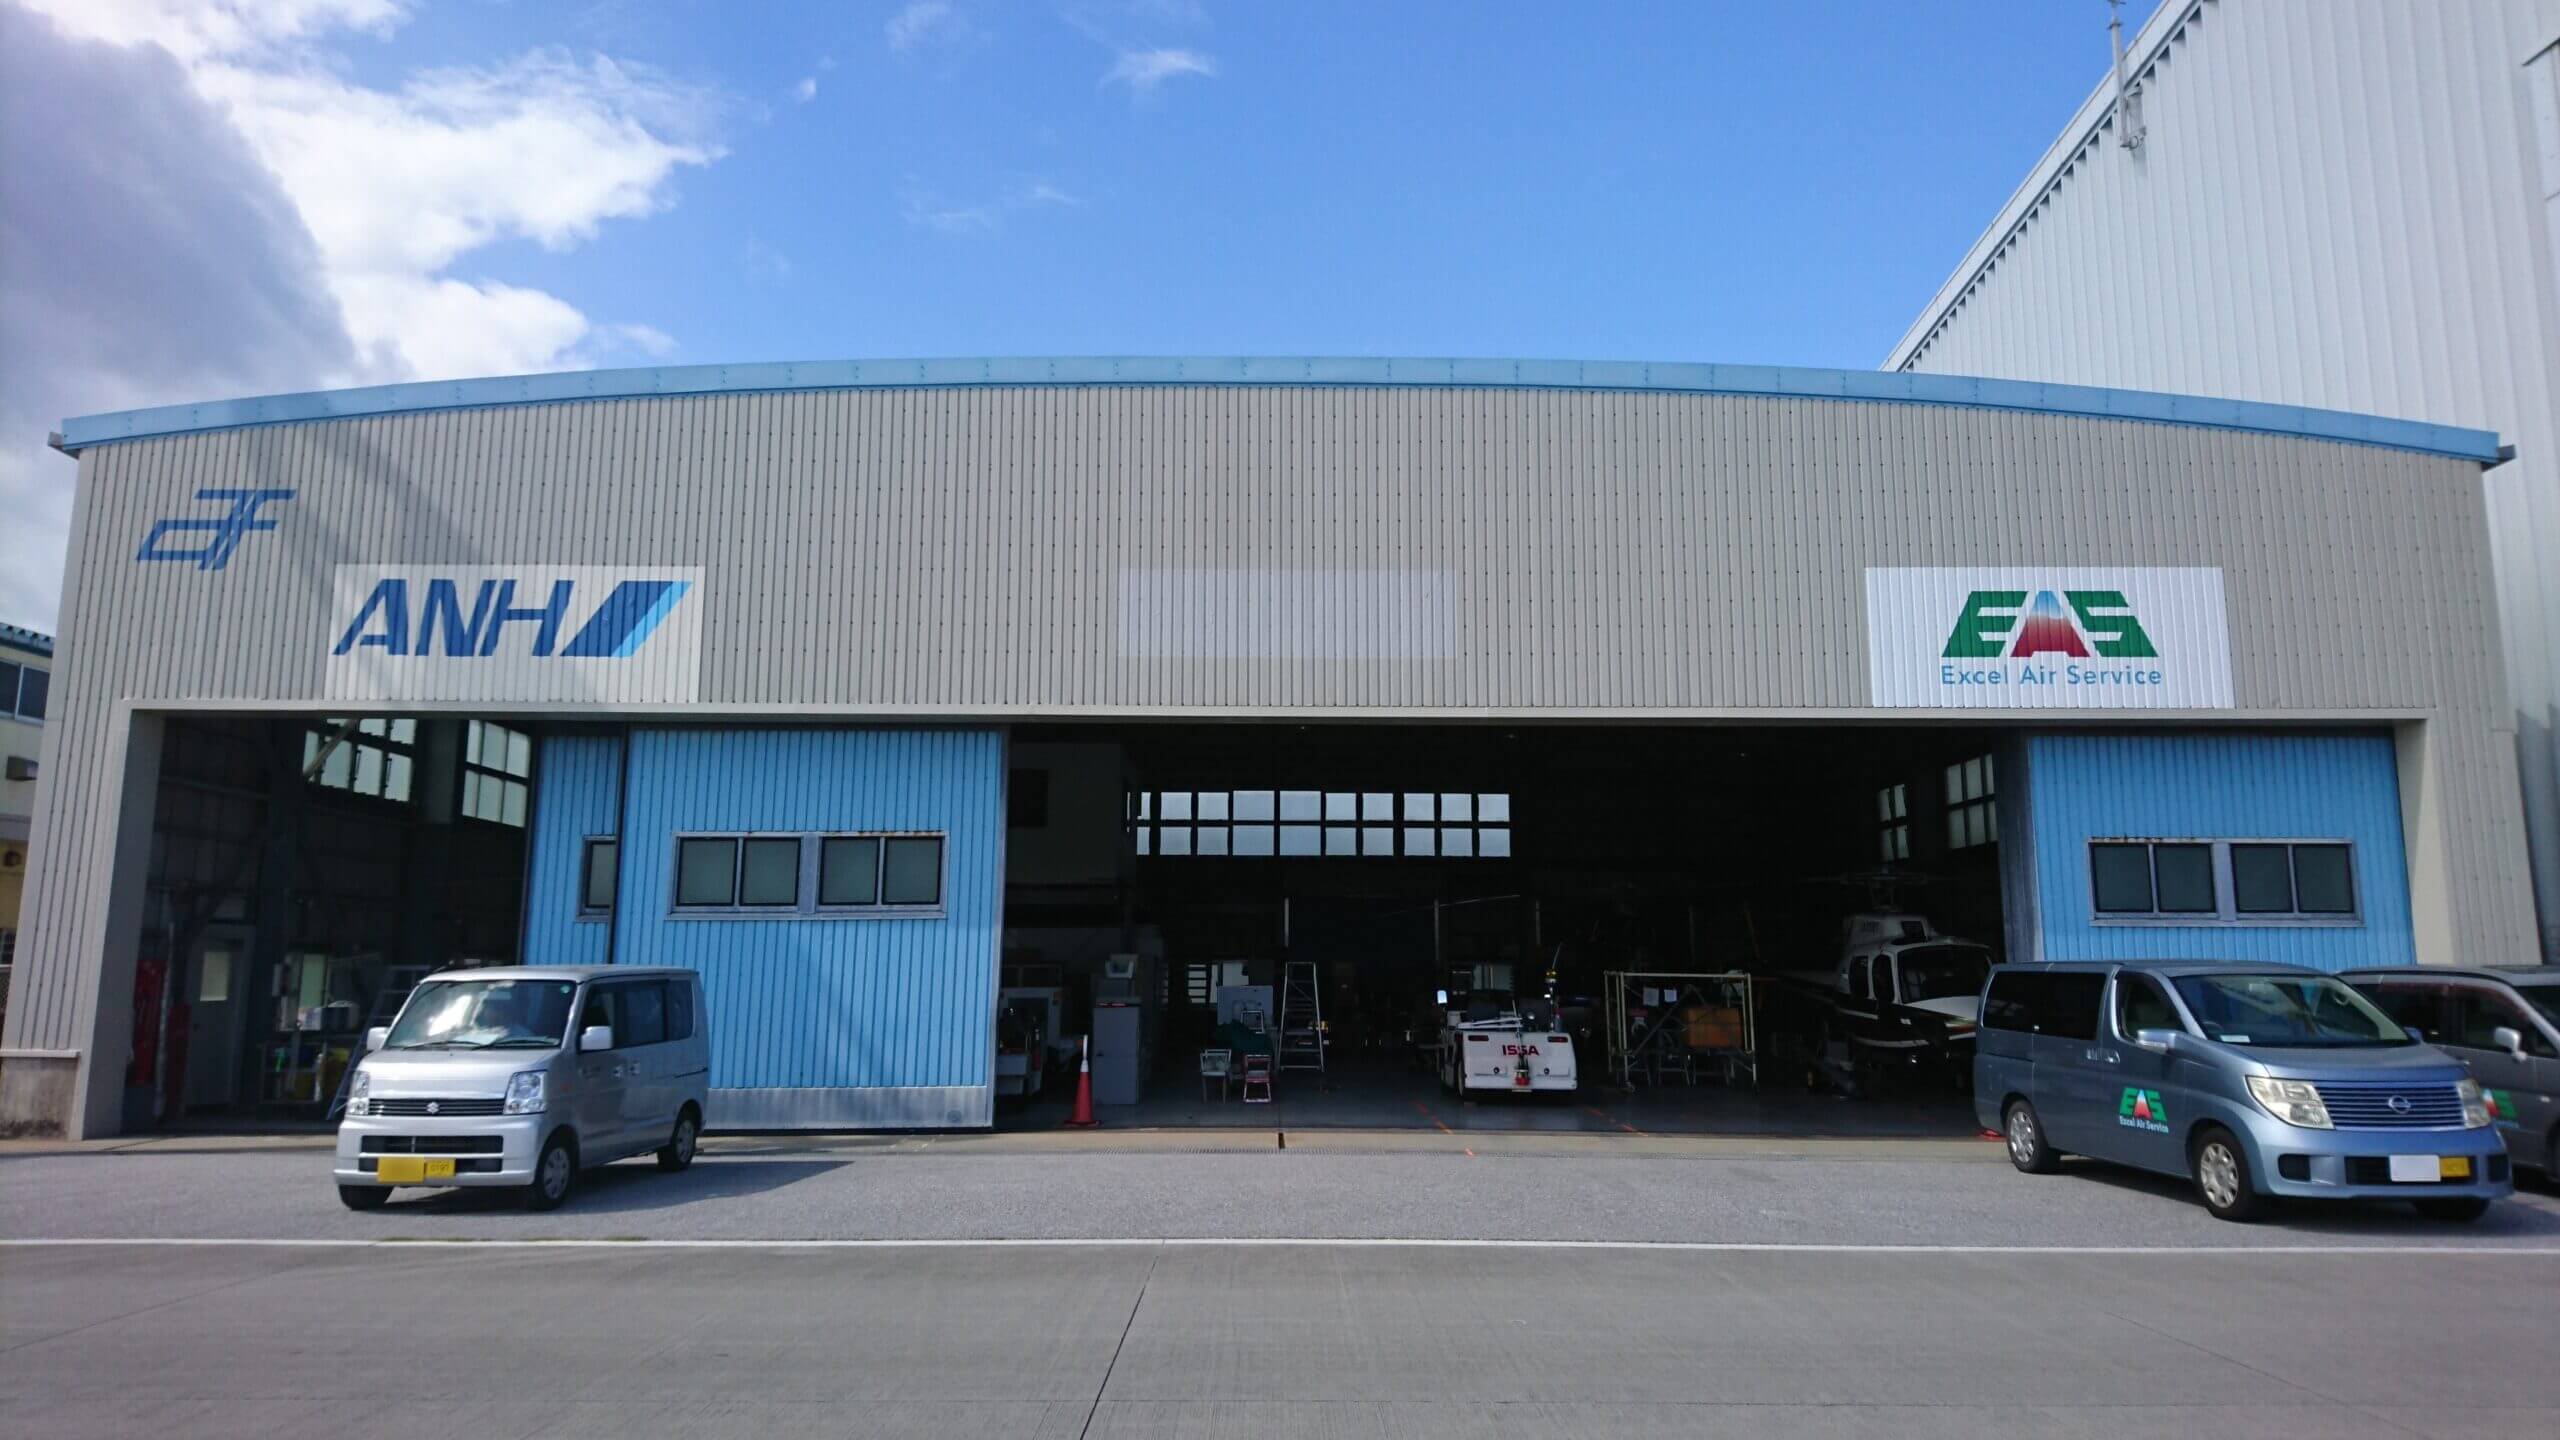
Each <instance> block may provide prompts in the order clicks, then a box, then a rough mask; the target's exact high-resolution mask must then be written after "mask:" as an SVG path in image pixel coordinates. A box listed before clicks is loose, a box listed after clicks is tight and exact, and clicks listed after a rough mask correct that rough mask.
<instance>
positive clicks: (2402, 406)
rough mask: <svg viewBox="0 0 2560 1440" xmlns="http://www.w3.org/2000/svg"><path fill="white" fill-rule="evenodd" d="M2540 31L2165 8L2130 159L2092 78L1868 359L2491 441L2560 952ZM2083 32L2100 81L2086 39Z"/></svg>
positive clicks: (2286, 8) (2557, 273)
mask: <svg viewBox="0 0 2560 1440" xmlns="http://www.w3.org/2000/svg"><path fill="white" fill-rule="evenodd" d="M2555 43H2560V0H2463V3H2459V4H2453V3H2446V4H2410V3H2404V0H2202V3H2198V0H2171V3H2169V4H2166V5H2163V6H2162V7H2161V10H2160V12H2159V14H2158V15H2157V16H2156V17H2155V18H2154V20H2153V21H2152V23H2151V24H2149V25H2148V26H2146V27H2145V29H2144V32H2143V34H2142V36H2141V37H2139V38H2138V41H2137V43H2136V44H2135V45H2134V46H2133V49H2134V52H2135V54H2136V55H2137V56H2142V55H2147V54H2149V53H2151V51H2152V50H2153V48H2154V47H2155V46H2157V47H2160V48H2159V57H2160V58H2159V63H2158V64H2157V65H2156V66H2154V67H2152V68H2150V69H2148V70H2146V71H2145V72H2144V83H2143V98H2142V107H2143V115H2144V120H2145V128H2146V139H2145V141H2144V144H2143V146H2142V150H2141V153H2140V155H2139V157H2138V158H2137V157H2136V156H2134V155H2130V154H2128V153H2127V152H2126V151H2125V150H2123V149H2122V148H2120V147H2119V146H2118V145H2117V144H2116V143H2115V140H2116V137H2115V135H2114V133H2113V132H2112V131H2107V132H2104V133H2100V132H2099V131H2098V130H2097V129H2096V127H2097V126H2098V125H2099V124H2100V123H2101V121H2102V120H2104V119H2105V117H2107V116H2108V115H2109V114H2110V113H2111V111H2112V108H2113V107H2112V98H2113V88H2112V84H2111V83H2101V84H2100V86H2099V89H2098V91H2097V93H2095V94H2093V95H2092V97H2091V99H2090V101H2089V103H2088V104H2087V105H2085V106H2084V107H2083V108H2082V110H2081V111H2080V113H2079V114H2078V115H2077V116H2075V117H2074V118H2073V120H2072V122H2071V124H2070V125H2069V126H2067V127H2066V128H2065V130H2064V131H2063V137H2062V139H2061V140H2060V141H2058V142H2057V143H2056V146H2055V148H2054V150H2053V151H2052V152H2050V153H2049V154H2048V155H2047V156H2046V157H2045V160H2044V161H2043V162H2042V163H2041V164H2039V166H2038V167H2037V169H2036V170H2035V171H2034V172H2033V173H2032V174H2031V175H2030V177H2029V179H2028V181H2027V183H2026V184H2025V185H2024V186H2023V187H2021V189H2020V191H2019V193H2018V195H2017V196H2016V197H2015V198H2013V199H2012V201H2011V202H2010V204H2009V205H2008V206H2007V207H2006V208H2005V209H2004V211H2003V213H2002V214H2001V215H2000V216H1999V217H1998V218H1997V219H1996V220H1995V221H1994V222H1993V224H1992V226H1991V227H1990V229H1989V230H1988V231H1986V232H1985V234H1984V237H1983V239H1982V241H1981V242H1979V243H1978V244H1977V245H1976V247H1975V249H1974V250H1973V252H1972V253H1971V254H1969V255H1967V256H1966V257H1965V259H1964V262H1963V264H1961V265H1960V266H1958V267H1957V270H1956V272H1955V274H1954V276H1953V278H1951V279H1950V280H1949V281H1948V283H1947V285H1946V287H1945V288H1944V289H1943V290H1942V291H1941V292H1940V294H1939V295H1938V296H1937V297H1936V298H1935V299H1934V300H1932V301H1931V303H1930V305H1929V306H1928V308H1927V309H1926V310H1924V311H1923V312H1922V314H1921V316H1920V318H1919V320H1918V321H1916V322H1915V323H1914V325H1913V327H1912V331H1911V333H1910V334H1909V335H1907V336H1906V337H1905V338H1904V340H1903V341H1902V343H1901V344H1899V345H1897V346H1896V347H1895V350H1894V352H1893V354H1892V356H1891V357H1890V358H1889V359H1888V361H1887V368H1891V369H1910V370H1919V371H1927V372H1934V373H1941V374H1951V375H1991V376H2004V377H2013V378H2020V379H2035V380H2051V381H2062V382H2069V383H2076V384H2085V385H2110V386H2130V387H2136V388H2143V389H2157V390H2173V391H2180V392H2185V393H2192V394H2205V395H2227V396H2232V397H2235V398H2240V399H2250V400H2264V401H2273V402H2281V403H2287V404H2298V405H2311V406H2325V407H2333V408H2338V409H2346V410H2357V411H2366V412H2371V413H2374V414H2382V415H2395V416H2403V417H2407V418H2412V419H2422V420H2432V421H2437V422H2440V423H2447V424H2460V425H2473V426H2480V427H2484V428H2488V429H2494V430H2496V431H2498V432H2499V433H2500V434H2501V435H2503V436H2505V437H2506V439H2507V440H2508V442H2509V443H2511V444H2513V445H2514V446H2515V447H2516V452H2517V458H2516V459H2515V460H2514V461H2512V462H2510V463H2508V464H2506V465H2503V466H2500V467H2498V468H2496V469H2494V470H2491V471H2489V472H2488V474H2487V477H2486V480H2485V482H2484V483H2485V489H2486V495H2487V499H2488V511H2489V544H2490V547H2491V550H2492V552H2493V553H2494V555H2495V560H2496V573H2497V577H2498V587H2499V596H2500V610H2501V614H2502V618H2503V622H2504V641H2505V662H2506V671H2507V674H2508V675H2509V677H2510V684H2511V687H2512V692H2513V696H2514V701H2515V704H2516V707H2517V709H2516V716H2515V718H2514V720H2513V721H2512V722H2511V723H2512V724H2513V725H2514V727H2515V729H2516V731H2517V736H2516V744H2517V749H2518V755H2519V760H2520V763H2521V768H2522V770H2523V775H2524V784H2525V789H2524V796H2525V805H2526V808H2527V811H2528V814H2529V816H2530V820H2531V830H2532V834H2533V856H2534V874H2535V876H2536V885H2537V889H2538V892H2539V894H2540V896H2541V900H2542V911H2543V924H2544V946H2545V950H2546V953H2548V954H2550V955H2552V956H2553V958H2555V959H2560V293H2555V287H2560V246H2555V243H2554V236H2553V235H2552V233H2551V228H2550V218H2549V217H2550V214H2551V213H2552V212H2551V210H2550V207H2549V206H2548V205H2547V204H2546V203H2545V199H2544V197H2545V196H2547V195H2550V194H2553V193H2560V138H2555V139H2546V140H2543V141H2540V142H2539V145H2542V146H2550V147H2552V148H2551V153H2550V155H2549V157H2548V158H2547V159H2546V158H2545V157H2543V156H2541V155H2538V154H2537V153H2536V151H2537V148H2538V142H2537V138H2536V119H2535V109H2536V106H2537V104H2539V105H2541V106H2542V107H2544V108H2545V109H2546V110H2551V109H2554V108H2555V107H2560V99H2554V98H2552V97H2551V96H2549V95H2543V96H2540V97H2539V98H2538V97H2537V93H2536V92H2537V90H2549V89H2550V87H2553V86H2554V85H2560V77H2555V71H2560V63H2556V62H2555V61H2554V60H2553V58H2552V57H2551V56H2549V55H2548V54H2547V53H2545V52H2546V51H2547V49H2548V47H2550V46H2552V45H2553V44H2555ZM2090 50H2091V53H2090V56H2089V72H2090V75H2091V77H2092V78H2093V79H2095V78H2097V77H2098V76H2100V75H2101V74H2103V73H2104V71H2105V68H2106V56H2105V52H2104V50H2103V49H2102V48H2101V37H2100V36H2099V34H2098V33H2097V32H2096V31H2094V30H2093V31H2092V32H2091V35H2090ZM2537 55H2540V56H2541V59H2540V60H2539V61H2538V63H2529V62H2536V57H2537ZM2544 123H2551V122H2549V121H2545V122H2544ZM2555 134H2560V132H2555Z"/></svg>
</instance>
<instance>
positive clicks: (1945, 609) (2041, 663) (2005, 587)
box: [1866, 567, 2232, 710]
mask: <svg viewBox="0 0 2560 1440" xmlns="http://www.w3.org/2000/svg"><path fill="white" fill-rule="evenodd" d="M1866 579H1867V681H1868V685H1869V688H1870V690H1871V692H1872V694H1873V697H1874V698H1873V701H1872V703H1873V704H1875V705H1877V706H1880V707H1898V706H1924V707H1929V708H1933V709H1935V708H1971V707H1990V706H2000V707H2017V708H2026V709H2098V710H2154V709H2196V710H2218V709H2229V708H2230V707H2231V704H2232V698H2231V635H2230V629H2229V625H2228V622H2227V621H2226V620H2225V618H2224V614H2223V605H2222V572H2221V571H2220V570H2215V569H2205V568H2193V569H2183V568H2182V569H2171V568H2130V569H2094V568H2086V567H2056V568H2052V569H2028V570H1991V569H1958V568H1935V567H1927V568H1921V567H1915V568H1910V569H1884V568H1878V569H1871V570H1869V571H1867V576H1866Z"/></svg>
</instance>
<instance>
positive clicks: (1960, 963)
mask: <svg viewBox="0 0 2560 1440" xmlns="http://www.w3.org/2000/svg"><path fill="white" fill-rule="evenodd" d="M1990 977H1991V954H1990V952H1989V951H1987V950H1977V949H1974V948H1973V947H1972V946H1969V945H1933V946H1930V947H1929V948H1928V949H1925V950H1905V951H1904V952H1902V1003H1903V1004H1905V1005H1917V1004H1919V1003H1920V1002H1921V1001H1923V1000H1951V999H1954V998H1955V997H1957V996H1964V997H1966V998H1968V999H1970V998H1971V997H1973V996H1976V995H1979V994H1981V993H1982V982H1983V981H1985V980H1987V979H1989V978H1990Z"/></svg>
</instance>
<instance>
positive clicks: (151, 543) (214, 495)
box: [133, 490, 293, 570]
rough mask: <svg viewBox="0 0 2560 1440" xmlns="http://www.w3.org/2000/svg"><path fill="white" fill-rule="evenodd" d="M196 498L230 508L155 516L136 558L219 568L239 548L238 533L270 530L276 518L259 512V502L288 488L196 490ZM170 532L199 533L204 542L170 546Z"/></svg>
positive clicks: (286, 496) (286, 494)
mask: <svg viewBox="0 0 2560 1440" xmlns="http://www.w3.org/2000/svg"><path fill="white" fill-rule="evenodd" d="M196 498H197V499H199V500H217V501H227V502H229V503H230V506H231V508H230V509H229V510H227V511H225V512H223V513H222V514H220V515H215V516H180V517H178V518H175V519H168V520H154V521H152V522H151V530H150V533H148V534H146V535H144V536H143V537H142V548H141V549H140V550H138V551H136V552H134V557H133V558H134V559H136V560H191V561H194V562H195V567H196V568H197V569H199V570H219V569H222V568H223V567H224V566H226V565H229V564H230V563H231V552H232V551H234V550H237V549H239V548H240V540H241V537H243V536H245V535H247V534H249V533H250V532H251V531H254V530H273V529H274V528H276V522H274V521H273V520H269V519H267V518H266V517H264V516H262V515H260V514H259V513H258V507H259V506H261V505H271V504H274V503H276V502H278V501H283V500H290V499H292V498H293V492H292V491H290V490H199V491H197V492H196ZM172 535H202V536H204V537H205V540H204V543H203V544H201V545H196V546H191V547H179V546H173V545H171V544H170V543H169V537H170V536H172Z"/></svg>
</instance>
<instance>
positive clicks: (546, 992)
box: [384, 979, 578, 1050]
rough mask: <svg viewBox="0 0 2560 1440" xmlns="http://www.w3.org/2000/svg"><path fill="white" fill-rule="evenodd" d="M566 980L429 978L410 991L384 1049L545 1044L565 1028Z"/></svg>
mask: <svg viewBox="0 0 2560 1440" xmlns="http://www.w3.org/2000/svg"><path fill="white" fill-rule="evenodd" d="M577 990H578V987H577V985H576V984H574V983H573V982H571V981H567V980H523V979H511V980H430V981H428V982H427V983H425V984H423V985H421V986H419V987H418V988H417V990H416V992H415V993H413V994H411V995H410V996H409V1003H408V1004H407V1005H406V1006H404V1007H403V1008H402V1009H401V1011H400V1020H399V1023H397V1024H395V1025H393V1026H392V1027H391V1038H390V1039H389V1040H387V1041H385V1042H384V1048H385V1049H389V1050H436V1049H445V1048H452V1049H459V1050H496V1049H510V1050H534V1049H540V1050H549V1049H553V1048H555V1047H557V1046H558V1045H559V1044H560V1042H561V1039H562V1037H564V1036H566V1035H567V1034H568V1032H569V1001H570V999H571V997H572V996H574V995H575V994H576V993H577Z"/></svg>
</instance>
